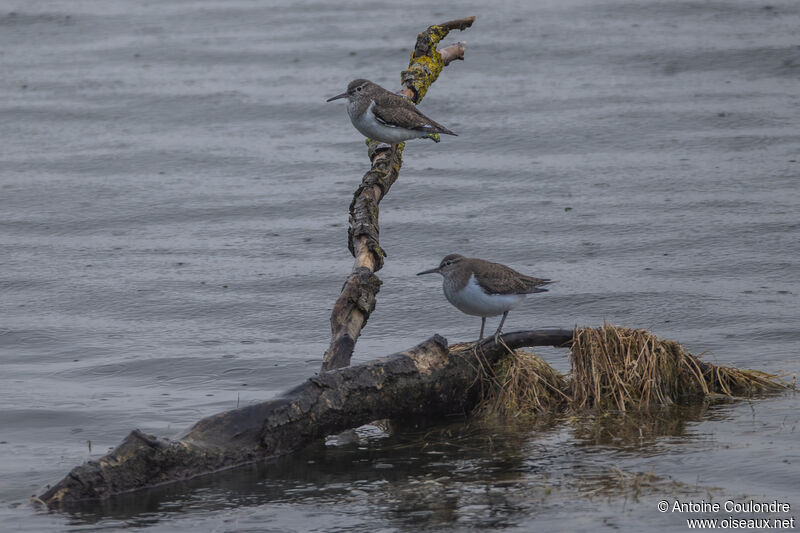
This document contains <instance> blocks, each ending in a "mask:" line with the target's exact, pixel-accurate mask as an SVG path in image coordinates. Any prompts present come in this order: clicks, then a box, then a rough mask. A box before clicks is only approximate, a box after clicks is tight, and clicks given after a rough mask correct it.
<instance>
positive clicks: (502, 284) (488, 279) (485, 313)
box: [417, 254, 553, 342]
mask: <svg viewBox="0 0 800 533" xmlns="http://www.w3.org/2000/svg"><path fill="white" fill-rule="evenodd" d="M433 273H438V274H441V275H442V277H443V278H444V280H443V283H442V287H443V288H444V295H445V297H446V298H447V301H449V302H450V303H451V304H453V305H454V306H456V307H457V308H458V309H459V310H460V311H461V312H462V313H466V314H468V315H473V316H479V317H481V333H480V338H479V339H478V340H481V339H483V329H484V327H485V326H486V317H490V316H497V315H499V314H502V315H503V318H502V319H501V320H500V325H499V326H497V331H496V332H495V334H494V340H495V342H497V340H498V338H499V336H500V332H501V331H502V329H503V323H504V322H505V321H506V317H507V316H508V312H509V311H510V310H512V309H514V308H515V307H517V306H518V305H520V304H521V303H522V302H523V300H525V296H527V295H528V294H534V293H537V292H547V289H543V288H541V287H542V285H547V284H549V283H553V281H552V280H549V279H543V278H534V277H531V276H526V275H525V274H520V273H519V272H517V271H516V270H514V269H512V268H509V267H507V266H505V265H501V264H500V263H492V262H490V261H484V260H483V259H476V258H470V257H464V256H461V255H459V254H450V255H448V256H445V258H444V259H442V262H441V263H440V264H439V266H438V267H436V268H432V269H430V270H425V271H423V272H420V273H418V274H417V276H421V275H422V274H433Z"/></svg>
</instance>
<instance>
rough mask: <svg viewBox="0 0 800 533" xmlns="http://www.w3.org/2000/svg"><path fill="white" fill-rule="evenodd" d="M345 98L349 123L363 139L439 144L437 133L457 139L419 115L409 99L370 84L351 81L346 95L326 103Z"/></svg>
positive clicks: (392, 142)
mask: <svg viewBox="0 0 800 533" xmlns="http://www.w3.org/2000/svg"><path fill="white" fill-rule="evenodd" d="M339 98H347V114H348V115H350V122H352V123H353V126H355V128H356V129H357V130H358V131H360V132H361V133H362V134H363V135H364V136H366V137H368V138H370V139H374V140H376V141H380V142H383V143H387V144H397V143H401V142H403V141H407V140H408V139H418V138H421V137H430V138H431V139H433V140H434V141H436V142H439V139H438V135H436V134H439V133H445V134H447V135H456V134H455V133H453V132H452V131H450V130H449V129H447V128H445V127H444V126H442V125H441V124H439V123H438V122H435V121H433V120H431V119H429V118H428V117H426V116H425V115H423V114H422V113H420V112H419V110H418V109H417V107H416V106H415V105H414V103H413V102H412V101H411V100H409V99H408V98H406V97H404V96H401V95H399V94H395V93H393V92H391V91H387V90H386V89H384V88H383V87H381V86H380V85H377V84H375V83H372V82H371V81H369V80H361V79H359V80H353V81H351V82H350V84H349V85H348V86H347V91H345V92H343V93H342V94H338V95H336V96H334V97H333V98H328V100H327V101H328V102H332V101H334V100H338V99H339Z"/></svg>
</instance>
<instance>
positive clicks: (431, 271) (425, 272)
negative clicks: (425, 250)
mask: <svg viewBox="0 0 800 533" xmlns="http://www.w3.org/2000/svg"><path fill="white" fill-rule="evenodd" d="M436 272H439V267H436V268H432V269H430V270H423V271H422V272H417V276H421V275H423V274H435V273H436Z"/></svg>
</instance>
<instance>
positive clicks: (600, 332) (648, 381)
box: [571, 324, 791, 411]
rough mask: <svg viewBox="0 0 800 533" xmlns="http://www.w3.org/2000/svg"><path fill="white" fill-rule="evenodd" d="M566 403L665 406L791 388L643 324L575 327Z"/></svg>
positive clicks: (620, 407)
mask: <svg viewBox="0 0 800 533" xmlns="http://www.w3.org/2000/svg"><path fill="white" fill-rule="evenodd" d="M571 361H572V381H571V385H572V387H571V396H572V402H571V407H572V408H573V409H580V408H584V407H597V408H599V409H601V410H608V409H616V410H619V411H625V410H627V409H641V408H643V407H647V406H651V405H671V404H674V403H678V402H679V401H681V400H685V399H688V398H691V397H703V396H708V395H711V394H724V395H727V396H750V395H752V394H755V393H760V392H770V391H778V390H783V389H786V388H789V387H791V385H790V384H788V383H786V382H784V381H783V380H781V379H780V377H779V376H774V375H772V374H767V373H766V372H758V371H754V370H737V369H735V368H728V367H721V366H715V365H712V364H711V363H706V362H703V361H701V360H700V359H698V358H697V357H695V356H693V355H692V354H690V353H689V352H687V351H686V350H685V349H684V348H683V346H681V345H680V344H678V343H677V342H675V341H670V340H664V339H659V338H658V337H657V336H655V335H653V334H652V333H650V332H649V331H647V330H644V329H629V328H622V327H616V326H611V325H609V324H605V325H603V326H602V327H599V328H582V329H578V328H576V329H575V336H574V341H573V344H572V351H571Z"/></svg>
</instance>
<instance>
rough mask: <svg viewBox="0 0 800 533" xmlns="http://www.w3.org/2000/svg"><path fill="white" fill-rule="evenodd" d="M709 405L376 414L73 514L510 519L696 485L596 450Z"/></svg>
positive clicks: (633, 443)
mask: <svg viewBox="0 0 800 533" xmlns="http://www.w3.org/2000/svg"><path fill="white" fill-rule="evenodd" d="M708 409H709V407H708V406H707V405H705V404H702V403H701V404H695V405H691V406H686V407H677V406H673V407H670V408H664V409H656V410H653V411H652V412H647V413H644V412H642V413H617V414H605V415H602V416H593V415H589V414H587V415H585V416H581V417H564V416H553V417H546V418H542V419H539V420H536V421H531V422H524V423H522V422H517V421H513V422H509V421H502V420H498V419H482V420H469V419H458V420H454V421H450V422H446V423H443V424H437V425H432V424H431V423H430V422H428V423H426V422H424V421H412V420H406V421H399V422H397V421H394V422H389V421H380V422H377V423H375V424H373V425H367V426H363V427H361V428H358V429H357V430H353V431H351V432H346V433H344V434H341V435H336V436H332V437H329V438H328V439H327V440H326V442H324V443H322V442H320V443H316V444H314V445H312V446H309V447H308V448H306V449H305V450H303V451H302V452H300V453H297V454H295V455H293V456H290V457H284V458H280V459H278V460H275V461H273V462H270V463H265V464H257V465H250V466H245V467H241V468H237V469H234V470H231V471H228V472H223V473H219V474H216V475H213V476H205V477H202V478H198V479H196V480H192V481H188V482H185V483H182V484H177V485H170V486H167V487H162V488H157V489H154V490H150V491H146V492H142V493H136V494H130V495H126V496H122V497H119V498H115V499H114V500H113V501H110V502H104V503H102V504H99V505H92V506H87V507H85V508H83V509H80V510H76V511H75V512H74V513H73V514H72V518H73V519H74V521H75V522H74V523H76V524H80V523H83V524H89V523H98V524H102V525H104V526H108V525H109V522H108V521H109V520H113V521H121V522H122V523H124V524H126V525H127V526H142V525H147V524H152V523H154V522H157V521H158V520H159V519H160V518H161V517H166V516H170V515H175V514H184V513H189V512H197V511H201V512H202V511H205V512H213V511H220V510H224V509H231V508H239V509H242V508H256V509H261V510H262V511H263V510H264V509H265V508H270V507H274V506H281V505H284V504H293V505H308V506H324V505H334V506H336V508H337V509H349V510H350V511H349V512H352V513H356V514H363V515H369V516H371V517H372V518H371V519H372V520H379V521H385V522H388V523H390V524H392V525H394V526H397V527H401V526H402V527H409V526H414V527H423V525H424V526H426V527H427V526H436V525H439V526H447V525H453V524H458V523H467V524H469V525H470V526H471V527H481V528H503V527H509V526H514V525H516V524H517V521H518V520H521V519H522V518H523V517H524V518H526V519H527V518H530V516H531V514H532V513H533V514H536V513H537V512H539V511H541V510H543V509H552V508H554V507H555V508H558V507H561V506H565V507H566V506H570V505H574V502H575V495H576V494H577V495H581V496H582V497H588V498H593V497H595V496H597V495H606V496H608V497H620V496H622V497H625V498H628V497H630V498H632V499H636V498H638V496H639V495H640V494H642V493H652V492H653V491H659V493H662V494H663V493H668V492H670V493H676V492H677V493H684V494H685V493H690V492H693V491H695V492H696V490H697V489H689V488H687V487H685V486H682V485H680V484H678V483H675V482H673V481H671V480H669V479H667V478H664V477H660V476H658V475H656V474H654V473H652V472H626V471H623V470H621V469H619V468H617V467H615V466H614V462H613V461H609V458H608V457H607V456H606V455H605V454H604V449H605V447H613V448H616V449H617V450H624V451H626V452H627V453H630V454H632V455H634V456H647V455H650V454H651V453H653V450H651V448H653V447H657V446H658V444H659V440H660V438H661V437H665V436H667V437H679V438H682V439H684V440H687V439H690V438H691V437H688V436H686V434H685V430H686V427H687V424H688V423H690V422H698V421H701V420H702V419H703V418H704V416H705V414H706V412H707V410H708Z"/></svg>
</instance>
